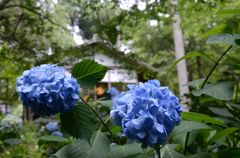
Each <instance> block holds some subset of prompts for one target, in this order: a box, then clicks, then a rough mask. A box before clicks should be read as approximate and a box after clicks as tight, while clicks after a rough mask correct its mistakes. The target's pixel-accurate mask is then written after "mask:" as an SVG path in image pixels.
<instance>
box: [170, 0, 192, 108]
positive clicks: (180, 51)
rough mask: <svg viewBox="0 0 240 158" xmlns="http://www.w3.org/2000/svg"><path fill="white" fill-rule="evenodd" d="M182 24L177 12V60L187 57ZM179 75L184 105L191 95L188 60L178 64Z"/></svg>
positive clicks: (174, 25)
mask: <svg viewBox="0 0 240 158" xmlns="http://www.w3.org/2000/svg"><path fill="white" fill-rule="evenodd" d="M173 4H174V5H176V4H177V1H176V0H173ZM180 24H181V19H180V16H179V13H178V12H177V11H175V13H174V15H173V37H174V45H175V56H176V60H178V59H180V58H181V57H183V56H184V55H185V50H184V42H183V35H182V29H181V27H180ZM177 74H178V84H179V92H180V98H181V100H182V103H183V104H184V103H185V102H186V101H187V100H186V97H185V96H184V95H185V94H187V93H189V87H188V86H186V85H185V84H187V83H188V71H187V66H186V60H182V61H180V62H179V63H178V64H177ZM184 85H185V86H184ZM184 108H185V107H184Z"/></svg>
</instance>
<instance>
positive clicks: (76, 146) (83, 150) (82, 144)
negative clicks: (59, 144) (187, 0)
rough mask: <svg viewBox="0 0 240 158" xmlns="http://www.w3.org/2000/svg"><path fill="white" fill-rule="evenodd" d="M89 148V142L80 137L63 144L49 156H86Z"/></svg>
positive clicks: (81, 157)
mask: <svg viewBox="0 0 240 158" xmlns="http://www.w3.org/2000/svg"><path fill="white" fill-rule="evenodd" d="M90 149H91V146H90V144H89V143H88V142H87V141H86V140H85V139H80V140H77V141H76V142H74V143H72V144H69V145H66V146H64V147H63V148H61V149H60V150H59V151H58V152H56V153H55V154H54V155H52V156H51V158H86V157H87V156H88V151H89V150H90Z"/></svg>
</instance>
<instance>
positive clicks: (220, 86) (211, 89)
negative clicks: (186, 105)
mask: <svg viewBox="0 0 240 158" xmlns="http://www.w3.org/2000/svg"><path fill="white" fill-rule="evenodd" d="M232 85H233V83H232V82H220V83H215V84H209V85H206V86H205V87H204V88H202V89H198V90H194V91H193V92H192V94H193V95H194V96H201V95H203V94H205V95H208V96H211V97H213V98H215V99H219V100H224V101H229V100H232V99H233V90H232Z"/></svg>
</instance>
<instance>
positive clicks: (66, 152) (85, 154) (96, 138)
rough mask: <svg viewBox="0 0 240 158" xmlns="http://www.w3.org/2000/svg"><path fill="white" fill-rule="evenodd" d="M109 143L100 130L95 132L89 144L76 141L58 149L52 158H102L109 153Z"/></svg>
mask: <svg viewBox="0 0 240 158" xmlns="http://www.w3.org/2000/svg"><path fill="white" fill-rule="evenodd" d="M109 146H110V143H109V140H108V138H107V136H106V135H105V134H103V133H102V132H101V131H100V130H99V131H97V132H95V134H94V135H93V136H92V138H91V141H90V143H89V142H87V141H86V140H85V139H81V140H77V141H76V142H74V143H73V144H70V145H67V146H65V147H63V148H62V149H60V150H59V151H58V152H57V153H56V154H54V155H53V157H57V158H76V157H78V158H103V157H107V156H108V154H109V151H110V147H109Z"/></svg>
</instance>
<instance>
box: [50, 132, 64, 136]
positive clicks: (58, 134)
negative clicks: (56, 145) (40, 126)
mask: <svg viewBox="0 0 240 158" xmlns="http://www.w3.org/2000/svg"><path fill="white" fill-rule="evenodd" d="M52 136H57V137H63V134H62V132H59V131H54V132H53V133H52Z"/></svg>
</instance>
